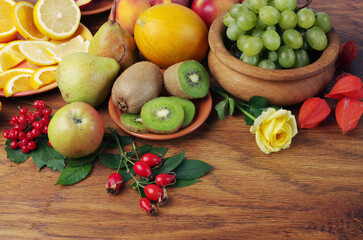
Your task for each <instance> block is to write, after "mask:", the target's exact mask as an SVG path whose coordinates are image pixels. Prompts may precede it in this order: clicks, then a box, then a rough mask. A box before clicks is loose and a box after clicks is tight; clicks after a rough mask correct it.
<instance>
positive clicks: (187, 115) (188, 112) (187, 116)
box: [169, 96, 195, 127]
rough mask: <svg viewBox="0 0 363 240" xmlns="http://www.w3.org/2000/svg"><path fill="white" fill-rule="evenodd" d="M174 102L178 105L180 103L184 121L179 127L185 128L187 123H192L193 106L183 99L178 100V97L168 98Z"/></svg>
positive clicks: (190, 102)
mask: <svg viewBox="0 0 363 240" xmlns="http://www.w3.org/2000/svg"><path fill="white" fill-rule="evenodd" d="M169 98H171V99H173V100H175V101H177V102H178V103H180V104H181V105H182V107H183V109H184V121H183V123H182V125H181V127H185V126H187V125H188V124H189V123H191V122H192V120H193V118H194V115H195V105H194V103H193V102H192V101H190V100H188V99H185V98H180V97H175V96H172V97H169Z"/></svg>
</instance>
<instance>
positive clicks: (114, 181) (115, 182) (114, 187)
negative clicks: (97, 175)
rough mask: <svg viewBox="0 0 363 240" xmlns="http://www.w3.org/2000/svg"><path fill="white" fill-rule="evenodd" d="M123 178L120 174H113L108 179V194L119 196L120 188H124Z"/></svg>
mask: <svg viewBox="0 0 363 240" xmlns="http://www.w3.org/2000/svg"><path fill="white" fill-rule="evenodd" d="M122 182H123V179H122V176H121V174H119V173H112V174H111V175H110V176H109V177H108V179H107V183H106V189H107V192H108V193H111V194H114V195H116V194H118V193H119V192H120V188H121V186H122Z"/></svg>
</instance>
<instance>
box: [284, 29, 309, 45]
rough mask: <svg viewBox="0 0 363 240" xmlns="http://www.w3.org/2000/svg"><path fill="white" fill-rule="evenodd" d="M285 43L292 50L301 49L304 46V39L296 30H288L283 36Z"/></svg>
mask: <svg viewBox="0 0 363 240" xmlns="http://www.w3.org/2000/svg"><path fill="white" fill-rule="evenodd" d="M282 40H284V43H285V44H286V45H287V46H289V47H291V48H292V49H299V48H301V46H302V45H303V42H304V41H303V38H302V36H301V34H300V33H299V32H298V31H297V30H295V29H287V30H286V31H284V33H283V34H282Z"/></svg>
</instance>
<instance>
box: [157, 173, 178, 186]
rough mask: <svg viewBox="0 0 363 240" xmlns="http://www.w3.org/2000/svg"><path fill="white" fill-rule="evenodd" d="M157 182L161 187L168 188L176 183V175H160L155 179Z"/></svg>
mask: <svg viewBox="0 0 363 240" xmlns="http://www.w3.org/2000/svg"><path fill="white" fill-rule="evenodd" d="M155 182H156V184H157V185H158V186H160V187H166V186H168V185H171V184H174V183H175V175H171V174H167V173H160V174H158V175H157V176H156V177H155Z"/></svg>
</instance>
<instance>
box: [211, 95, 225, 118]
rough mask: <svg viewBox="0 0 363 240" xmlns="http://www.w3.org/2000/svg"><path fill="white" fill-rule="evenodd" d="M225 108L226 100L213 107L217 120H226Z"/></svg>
mask: <svg viewBox="0 0 363 240" xmlns="http://www.w3.org/2000/svg"><path fill="white" fill-rule="evenodd" d="M227 107H228V99H224V100H223V101H221V102H220V103H218V104H217V105H216V106H215V107H214V108H215V110H216V111H217V114H218V117H219V119H221V120H224V119H225V118H226V114H227Z"/></svg>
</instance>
